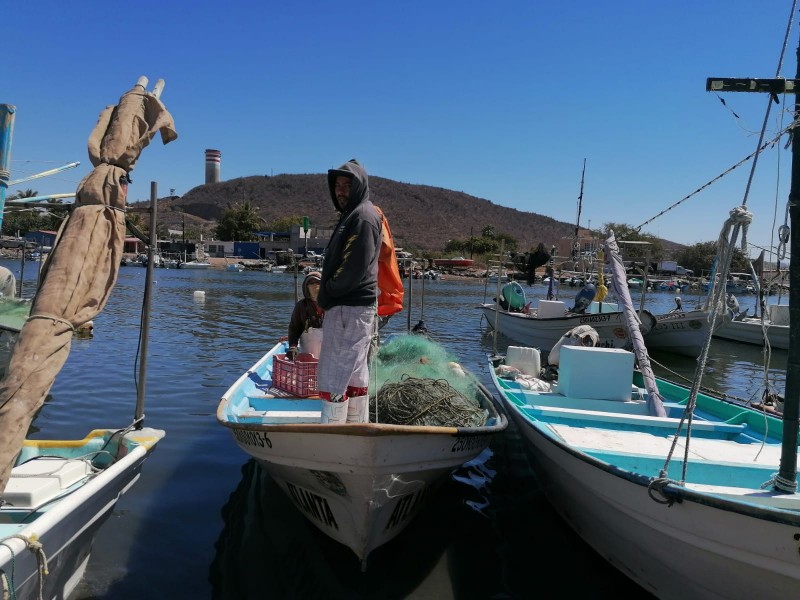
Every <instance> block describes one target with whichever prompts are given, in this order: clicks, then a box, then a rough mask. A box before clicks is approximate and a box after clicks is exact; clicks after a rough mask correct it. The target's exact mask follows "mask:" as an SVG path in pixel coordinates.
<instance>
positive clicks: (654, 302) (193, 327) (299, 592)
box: [0, 260, 787, 600]
mask: <svg viewBox="0 0 800 600" xmlns="http://www.w3.org/2000/svg"><path fill="white" fill-rule="evenodd" d="M0 264H2V265H3V266H6V267H8V268H10V269H11V270H12V272H14V273H15V274H16V275H17V276H18V277H19V276H20V264H19V263H18V262H15V261H9V260H6V261H0ZM35 265H36V263H27V264H26V266H25V272H24V275H23V278H24V283H25V285H26V286H32V285H33V283H34V282H35V277H36V269H35ZM145 273H146V270H145V269H143V268H141V267H133V266H130V267H123V268H121V270H120V275H119V280H118V283H117V285H116V287H115V288H114V291H113V293H112V295H111V299H110V300H109V303H108V305H107V307H106V308H105V310H104V311H103V312H102V313H101V314H100V315H99V316H98V317H97V318H96V319H95V322H94V336H93V337H92V338H88V339H77V338H76V339H75V340H74V341H73V344H72V349H71V353H70V356H69V358H68V360H67V362H66V364H65V366H64V368H63V369H62V370H61V372H60V374H59V375H58V377H57V379H56V382H55V384H54V385H53V387H52V389H51V392H50V395H49V397H48V399H47V401H46V404H45V406H44V407H43V409H42V410H41V412H40V413H39V415H38V416H37V417H36V419H35V421H34V423H33V428H34V433H32V436H33V437H36V438H38V439H48V438H65V437H75V438H82V437H83V436H84V435H85V434H86V433H88V432H89V431H90V430H91V429H94V428H105V427H112V428H117V427H123V426H125V425H127V424H128V423H129V422H130V420H131V419H132V416H133V412H134V406H135V402H136V397H137V382H136V378H137V374H138V369H139V363H138V362H137V349H138V337H139V328H140V320H141V319H140V317H141V313H142V300H143V291H144V290H143V288H144V282H145ZM301 277H302V276H301ZM154 281H155V285H154V295H153V308H152V313H151V318H150V327H151V331H150V341H149V348H148V357H147V379H146V381H145V382H142V383H140V384H139V385H144V389H145V414H146V418H145V425H147V426H149V427H155V428H158V429H164V430H165V431H166V437H165V438H164V439H163V440H162V441H161V442H160V443H159V445H158V447H157V449H156V451H155V453H154V454H153V456H152V457H151V458H150V459H148V461H147V462H146V463H145V464H144V467H143V470H142V475H141V478H140V479H139V480H138V481H137V482H136V483H135V484H134V486H133V487H132V488H131V489H130V490H129V491H128V492H127V493H126V494H125V495H124V496H123V497H122V499H121V501H120V502H119V504H118V505H117V508H116V510H115V511H114V514H113V515H112V517H111V518H110V520H109V521H108V522H106V524H105V525H104V526H103V528H102V529H101V530H100V533H99V534H98V536H97V538H96V540H95V545H94V550H93V553H92V558H91V561H90V563H89V567H88V570H87V572H86V575H85V577H84V579H83V582H82V583H81V584H80V585H79V587H78V590H77V593H76V598H80V599H87V600H88V599H90V598H91V599H114V600H126V599H131V600H134V599H135V600H139V599H140V598H152V597H166V598H176V599H183V598H187V599H189V598H190V599H193V600H197V599H203V598H218V599H242V600H244V599H251V598H252V599H255V598H259V599H283V598H304V599H305V598H375V599H377V598H381V599H394V598H397V599H400V598H413V599H426V598H436V599H447V598H487V599H488V598H495V599H500V598H533V597H535V596H537V595H539V594H541V591H542V589H543V587H542V586H543V585H545V582H547V587H548V589H552V586H554V585H556V586H559V587H560V589H562V591H563V592H564V595H566V596H568V597H581V598H620V597H626V598H649V597H650V596H649V595H648V594H647V593H646V592H644V590H642V589H641V588H638V587H637V586H636V585H635V584H633V583H632V582H631V581H630V580H629V579H628V578H627V577H625V576H624V575H622V574H621V573H619V572H618V571H616V569H614V568H613V567H611V566H609V565H608V564H607V563H606V562H605V561H604V560H603V559H602V558H600V557H599V556H598V555H597V554H595V553H594V551H593V550H591V548H589V547H588V546H587V545H586V544H585V543H584V542H583V541H582V540H581V539H580V538H579V537H578V536H577V535H576V534H575V533H574V532H573V531H572V530H571V529H569V527H568V526H567V525H566V524H565V523H564V522H563V521H562V520H561V519H560V518H559V517H558V516H557V514H556V512H555V511H554V510H553V508H552V507H551V506H550V505H549V504H548V503H547V502H546V500H545V498H544V495H543V492H542V490H541V488H540V486H539V484H538V482H537V480H536V473H535V472H534V471H533V470H532V468H531V466H530V457H529V455H528V453H527V451H526V449H525V447H524V446H523V444H522V440H521V437H520V436H519V434H518V432H517V431H516V429H515V428H514V426H513V424H512V425H510V426H509V429H508V430H507V431H506V432H505V433H504V434H503V435H501V436H500V437H498V438H496V439H495V440H494V442H493V443H492V445H491V447H490V449H489V450H488V451H486V452H485V453H484V454H482V455H481V456H480V457H478V459H476V460H474V461H473V462H472V463H470V464H468V465H465V466H464V467H462V468H460V469H459V470H457V471H456V473H455V474H454V475H453V477H452V478H450V479H448V480H447V481H446V482H444V484H443V486H442V487H441V489H440V490H439V491H438V493H436V494H435V495H434V496H433V498H432V499H431V502H430V504H429V505H428V506H426V507H425V509H424V510H423V511H422V512H421V513H420V514H419V515H418V516H417V518H416V519H415V520H414V521H413V522H412V524H411V525H410V526H409V528H408V529H407V530H406V531H404V532H403V533H402V534H401V535H400V536H399V537H398V538H397V539H395V540H394V541H392V542H390V543H389V544H387V545H386V546H384V547H382V548H379V549H378V550H376V551H375V552H374V553H373V554H372V555H371V556H370V559H369V568H368V569H367V571H366V572H362V571H361V569H360V565H359V563H358V561H357V560H356V558H355V556H354V555H353V554H352V552H350V551H349V550H348V549H347V548H345V547H344V546H341V545H339V544H337V543H336V542H334V541H332V540H330V539H329V538H327V537H326V536H325V535H323V534H322V533H320V532H319V531H317V529H316V528H315V527H314V526H313V525H311V524H310V523H309V522H307V521H306V519H305V518H304V517H303V516H302V515H301V514H300V512H299V511H298V510H297V509H296V508H295V507H294V506H293V505H292V504H291V503H290V501H289V500H288V499H287V498H286V497H285V496H284V494H283V493H282V492H281V491H280V490H279V489H278V487H277V486H276V484H275V483H274V482H273V481H272V480H271V479H270V478H269V476H268V475H266V474H265V473H264V472H263V471H262V470H261V468H260V467H258V465H256V464H255V463H254V462H253V461H252V460H250V459H249V457H248V456H247V455H246V454H245V453H244V452H242V451H241V450H240V449H239V448H238V447H237V446H236V444H235V443H234V441H233V439H232V437H231V434H230V432H229V431H228V430H227V429H225V428H223V427H222V426H220V425H218V424H217V422H216V420H215V416H214V414H215V410H216V406H217V403H218V401H219V399H220V397H221V396H222V394H223V393H224V392H225V391H226V390H227V388H228V387H229V386H230V385H231V384H232V383H233V382H234V381H235V380H236V379H237V378H238V377H239V376H240V375H241V374H242V373H243V372H244V371H245V370H247V369H248V368H249V367H250V366H251V365H252V364H253V363H255V362H256V361H257V360H258V359H259V358H260V357H261V356H262V355H263V354H264V353H265V352H267V350H269V348H271V347H272V346H273V345H274V343H275V342H276V341H277V340H278V338H279V337H280V336H282V335H285V332H286V326H287V324H288V320H289V316H290V314H291V310H292V307H293V305H294V302H295V300H296V297H297V296H296V293H297V292H296V291H295V290H298V289H299V285H300V281H299V280H296V279H295V277H294V276H293V275H291V274H281V273H275V274H272V273H264V272H256V271H244V272H234V271H226V270H222V269H219V270H218V269H208V270H188V271H187V270H175V269H158V270H156V271H155V273H154ZM410 283H411V285H412V288H411V290H410V292H411V293H410V310H409V311H408V312H403V313H400V314H398V315H396V316H394V317H393V318H392V319H391V320H390V322H389V324H388V325H387V326H386V328H385V329H384V330H383V331H384V332H385V333H388V332H402V331H406V330H407V329H408V327H409V326H412V327H413V326H414V325H416V324H417V323H418V322H419V321H420V320H424V322H425V324H426V326H427V329H428V332H429V334H430V336H431V337H432V338H434V339H435V340H437V341H438V342H440V343H441V344H443V345H444V346H445V347H447V348H448V349H449V350H451V351H452V353H453V354H454V355H455V356H456V357H458V359H459V360H460V362H461V363H462V364H463V365H464V366H465V367H467V368H469V369H471V370H472V371H473V372H474V373H476V374H477V375H478V376H479V377H480V378H481V380H482V381H483V382H484V383H485V384H487V387H489V388H490V389H491V387H490V386H491V384H490V378H489V374H488V371H487V367H486V364H485V363H486V356H487V354H488V353H490V352H491V351H492V350H493V348H494V347H495V345H496V346H497V349H498V350H499V351H501V352H502V351H504V350H505V348H506V346H508V345H509V344H513V342H511V341H510V340H508V339H504V338H503V337H502V336H498V337H497V338H496V340H495V338H494V337H493V335H492V332H491V328H490V327H489V326H488V324H487V323H486V321H485V320H484V319H483V318H482V316H481V311H480V310H479V309H478V308H477V306H478V304H479V303H480V302H482V301H484V299H487V300H491V298H492V297H493V296H494V293H493V292H494V291H495V290H494V289H487V287H486V285H485V284H484V283H483V281H482V280H458V281H456V280H446V279H445V280H426V281H423V280H411V282H410ZM423 284H424V285H423ZM407 285H408V282H407ZM491 287H492V286H489V288H491ZM524 287H525V293H526V296H527V298H528V299H529V300H533V299H535V298H537V297H538V298H541V297H544V295H545V293H546V288H545V287H544V286H542V285H536V286H532V287H529V286H524ZM578 289H579V288H567V287H562V289H561V299H563V300H565V301H567V302H569V300H571V299H572V298H573V297H574V295H575V293H577V291H578ZM196 292H203V293H202V294H200V293H196ZM632 293H633V298H634V302H638V294H637V293H636V292H632ZM408 297H409V293H408V288H407V298H408ZM674 298H675V293H670V292H652V293H648V294H647V296H646V302H645V307H646V308H648V309H650V310H651V311H653V312H666V311H668V310H671V309H672V308H674V306H675V300H674ZM682 299H683V306H684V308H690V307H691V306H693V304H694V303H696V302H697V301H698V300H699V298H698V297H697V296H691V295H689V294H682ZM754 301H755V300H754V298H753V297H752V296H744V297H740V298H739V302H740V304H741V307H742V308H747V307H751V311H750V312H751V313H752V306H753V305H754ZM408 304H409V303H407V305H408ZM786 358H787V355H786V352H783V351H773V353H772V356H771V357H770V364H769V367H767V368H765V367H764V357H763V355H762V353H761V350H760V348H758V347H756V346H746V345H740V344H735V343H732V342H722V341H717V340H715V341H714V342H713V343H712V346H711V351H710V354H709V359H708V362H707V364H706V366H705V367H706V369H705V370H706V375H705V379H704V385H705V386H706V387H709V388H712V389H716V390H719V391H722V392H725V393H728V394H730V395H732V396H734V397H735V398H739V399H742V400H743V401H747V400H754V401H758V400H759V399H760V394H761V391H763V389H764V387H765V382H766V383H768V384H769V385H770V386H773V387H774V388H775V389H777V390H778V391H779V392H781V393H782V392H783V385H784V379H783V369H785V367H786ZM653 359H654V362H655V365H656V368H657V373H658V374H660V375H668V376H670V377H672V378H673V379H677V378H680V377H692V376H693V375H694V371H695V368H696V365H697V362H696V361H695V360H692V359H689V358H685V357H679V356H673V355H659V354H654V355H653ZM45 551H47V548H45ZM561 586H566V587H561Z"/></svg>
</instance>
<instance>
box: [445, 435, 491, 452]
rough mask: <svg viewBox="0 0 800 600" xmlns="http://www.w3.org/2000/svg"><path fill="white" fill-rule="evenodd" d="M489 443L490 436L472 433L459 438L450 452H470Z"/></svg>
mask: <svg viewBox="0 0 800 600" xmlns="http://www.w3.org/2000/svg"><path fill="white" fill-rule="evenodd" d="M488 445H489V438H488V436H485V435H470V436H463V437H460V438H458V439H457V440H456V441H455V443H454V444H453V447H452V448H450V452H469V451H470V450H475V449H477V448H484V447H486V446H488Z"/></svg>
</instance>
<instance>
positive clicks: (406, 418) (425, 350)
mask: <svg viewBox="0 0 800 600" xmlns="http://www.w3.org/2000/svg"><path fill="white" fill-rule="evenodd" d="M369 392H370V410H369V412H370V420H371V421H373V422H375V408H376V402H377V409H378V420H379V421H380V422H381V423H391V424H394V425H429V426H450V427H479V426H481V425H483V424H484V422H485V420H486V413H485V412H484V410H483V409H482V408H481V406H480V401H479V398H480V395H481V394H480V391H479V388H478V382H477V380H476V379H475V377H474V376H473V375H472V374H471V373H469V372H468V371H466V370H465V369H463V368H462V367H461V365H459V364H458V362H457V359H456V357H455V356H454V355H452V354H450V353H449V352H448V351H447V350H446V349H445V348H444V347H443V346H441V345H440V344H437V343H436V342H434V341H433V340H431V339H429V338H427V337H425V336H420V335H398V336H393V337H391V338H389V339H387V340H386V341H385V342H384V343H383V344H382V345H381V346H380V349H379V350H378V352H377V355H376V356H375V357H373V359H372V360H371V361H370V389H369Z"/></svg>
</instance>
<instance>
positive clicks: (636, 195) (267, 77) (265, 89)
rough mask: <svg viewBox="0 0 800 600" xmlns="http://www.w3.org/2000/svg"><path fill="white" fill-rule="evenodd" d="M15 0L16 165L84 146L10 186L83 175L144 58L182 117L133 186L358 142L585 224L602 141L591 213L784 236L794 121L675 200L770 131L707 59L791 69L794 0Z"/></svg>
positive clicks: (297, 170)
mask: <svg viewBox="0 0 800 600" xmlns="http://www.w3.org/2000/svg"><path fill="white" fill-rule="evenodd" d="M4 4H6V5H7V6H3V8H2V14H3V22H4V25H5V27H4V33H3V38H4V45H3V46H4V61H3V63H4V69H3V70H4V75H3V78H2V83H1V84H0V103H7V104H12V105H14V106H16V109H17V112H16V118H15V127H14V133H13V143H12V150H11V180H12V181H13V180H15V179H19V178H22V177H25V176H28V175H31V174H34V173H39V172H42V171H45V170H47V169H51V168H55V167H58V166H61V165H65V164H67V163H69V162H73V161H80V163H81V164H80V166H79V167H77V168H75V169H71V170H69V171H64V172H62V173H60V174H57V175H54V176H50V177H48V178H45V179H38V180H34V181H30V182H26V183H22V184H19V185H16V186H15V185H12V186H10V188H9V191H8V193H9V194H11V193H14V192H15V191H18V190H26V189H34V190H36V191H38V192H39V193H41V194H55V193H67V192H74V191H75V189H76V188H77V185H78V183H79V182H80V180H81V178H82V177H83V176H85V175H86V174H87V173H88V172H89V171H90V170H91V164H90V163H89V160H88V155H87V149H86V142H87V138H88V136H89V133H90V132H91V130H92V128H93V127H94V125H95V123H96V121H97V117H98V115H99V114H100V112H101V110H102V109H104V108H105V107H106V106H108V105H113V104H116V103H117V102H118V101H119V98H120V96H121V95H122V94H123V93H125V92H126V91H127V90H129V89H130V88H131V87H133V85H134V84H135V83H136V80H137V79H138V78H139V77H140V76H142V75H144V76H146V77H147V78H148V79H149V81H150V84H149V86H148V89H152V87H153V85H154V84H155V82H156V81H157V80H158V79H163V80H164V81H165V86H164V91H163V94H162V96H161V98H162V100H163V102H164V104H165V106H166V107H167V109H168V110H169V111H170V113H171V114H172V116H173V118H174V120H175V125H176V130H177V132H178V139H177V140H176V141H174V142H172V143H171V144H168V145H166V146H164V145H162V144H161V141H160V138H159V137H158V136H157V137H156V138H155V139H154V140H153V142H152V143H151V144H150V146H149V147H147V148H146V149H145V150H144V152H143V153H142V156H141V158H140V160H139V161H138V163H137V164H136V167H135V169H134V170H133V172H132V173H131V178H132V179H133V185H131V186H130V188H129V192H128V200H129V201H137V200H144V199H147V198H149V196H150V182H152V181H154V182H156V184H157V186H158V195H159V196H166V195H169V194H170V193H171V190H174V193H175V194H176V195H183V194H185V193H186V192H188V191H189V190H191V189H192V188H194V187H196V186H198V185H202V184H203V183H205V154H204V153H205V150H206V149H207V148H213V149H218V150H220V151H221V152H222V161H221V166H220V174H221V179H222V180H228V179H234V178H237V177H246V176H251V175H277V174H282V173H289V174H304V173H324V172H325V171H327V169H330V168H334V167H337V166H339V165H340V164H342V163H344V162H345V161H347V160H349V159H350V158H357V159H358V160H359V161H360V162H361V163H362V164H363V165H364V166H365V168H366V169H367V171H368V173H369V174H370V175H372V176H379V177H385V178H389V179H393V180H396V181H401V182H406V183H413V184H423V185H429V186H434V187H440V188H446V189H451V190H456V191H461V192H465V193H467V194H471V195H473V196H476V197H478V198H484V199H487V200H490V201H492V202H494V203H495V204H498V205H501V206H506V207H511V208H516V209H518V210H521V211H526V212H534V213H538V214H541V215H545V216H549V217H552V218H554V219H557V220H559V221H565V222H567V223H571V224H572V223H575V222H576V220H577V212H578V210H577V209H578V197H579V195H580V190H581V173H582V170H583V166H584V161H585V164H586V170H585V177H584V183H583V199H582V204H581V217H580V225H581V226H582V227H591V228H593V229H597V228H600V227H602V226H603V225H604V224H606V223H624V224H627V225H630V226H634V227H637V226H639V225H641V224H644V223H646V222H647V224H646V225H644V226H643V227H642V232H644V233H649V234H653V235H656V236H658V237H662V238H665V239H668V240H671V241H675V242H678V243H682V244H695V243H698V242H706V241H713V240H716V239H717V238H718V236H719V235H720V231H721V230H722V228H723V225H724V223H725V220H726V219H727V218H728V215H729V212H730V211H731V210H732V209H734V208H735V207H737V206H739V205H742V204H744V205H745V206H746V208H747V209H748V210H749V211H750V212H751V213H752V215H753V222H752V224H751V225H750V228H749V232H748V236H747V239H748V241H749V242H750V243H752V244H755V245H756V246H760V247H765V248H773V247H775V246H777V244H778V242H777V237H776V234H775V231H776V230H777V227H778V226H780V225H782V224H783V223H784V220H785V218H788V217H787V216H786V201H787V195H788V189H789V175H790V167H791V165H790V153H789V151H788V150H787V149H785V148H784V142H785V141H786V138H785V137H784V138H783V140H782V143H781V144H780V145H779V147H778V148H774V149H771V150H769V151H767V152H765V153H763V154H762V155H761V156H760V158H759V160H758V164H757V169H756V171H755V173H754V174H753V175H752V181H751V184H750V186H749V191H748V192H747V193H746V189H747V188H748V180H749V179H750V178H751V165H752V162H753V161H748V162H746V163H744V164H743V165H742V166H740V167H738V168H737V169H735V170H733V171H732V172H731V174H729V175H726V176H724V177H723V178H722V179H720V180H719V181H718V182H716V183H714V184H712V185H710V186H709V187H708V188H707V189H704V190H703V191H702V192H700V193H698V194H696V195H693V196H692V197H691V198H690V199H688V200H685V201H684V202H682V203H680V204H679V205H678V206H677V207H676V208H673V209H671V210H669V211H668V212H667V213H666V214H664V215H663V216H658V217H657V215H659V214H660V213H661V212H662V211H664V210H666V209H668V208H669V207H670V206H672V205H673V204H675V203H677V202H679V201H680V200H682V199H683V198H685V197H686V196H688V195H690V194H692V192H694V191H695V190H697V189H698V188H700V187H702V186H704V185H705V184H706V183H708V182H709V181H711V180H713V179H715V178H717V177H718V176H719V175H721V174H722V173H724V172H725V171H727V170H728V169H730V168H731V167H732V166H733V165H735V164H737V163H738V162H740V161H741V160H742V159H744V158H745V157H746V156H748V155H749V154H751V153H752V152H754V150H755V149H756V147H757V145H758V139H759V135H760V132H761V128H762V126H763V123H764V121H765V116H766V114H767V113H766V111H767V105H768V103H769V102H768V98H767V97H766V96H764V95H763V94H744V93H739V94H734V93H728V94H716V93H712V92H706V91H705V84H706V78H707V77H763V78H771V77H775V76H776V74H780V75H781V76H785V77H788V78H793V77H794V75H795V73H796V49H797V47H798V26H797V24H796V21H797V20H798V18H797V17H798V14H797V8H796V7H795V8H794V9H793V0H760V1H758V2H756V1H753V0H747V1H745V0H697V1H689V0H684V1H675V2H650V1H647V0H605V1H602V2H598V1H597V0H559V1H553V0H550V1H548V2H543V1H541V0H513V1H504V0H497V1H496V2H491V3H490V2H486V1H484V2H476V1H473V0H459V1H451V0H442V1H437V0H424V1H420V0H404V1H403V2H376V1H375V0H371V1H364V0H352V1H351V2H347V3H341V2H330V1H324V0H316V1H303V0H298V1H296V2H280V3H277V2H274V1H272V0H266V1H261V2H259V1H255V0H254V1H242V0H227V1H226V2H210V1H207V0H194V1H193V2H177V1H171V0H160V1H154V0H142V1H137V0H131V2H128V3H126V4H125V5H124V6H125V8H124V9H123V8H122V6H123V5H116V4H112V5H109V4H108V3H105V2H102V3H101V2H98V1H94V0H82V1H79V2H71V3H65V2H62V1H57V2H56V1H52V0H39V1H35V2H27V3H21V2H14V3H11V2H8V0H6V2H5V3H4ZM792 17H793V18H792ZM790 20H791V22H792V28H791V30H790V36H789V38H788V42H786V48H785V52H784V40H785V36H786V31H787V27H788V26H789V23H790ZM782 54H783V60H782V62H781V56H782ZM721 98H724V100H725V102H726V104H723V103H722V102H721ZM780 101H781V102H780V104H773V106H772V110H771V113H770V116H769V119H767V128H766V133H765V139H772V138H773V137H775V135H776V134H777V132H778V131H780V130H782V129H783V128H785V127H786V124H787V123H788V122H789V120H790V118H789V114H790V113H789V111H790V110H791V108H792V106H793V102H794V98H793V97H790V96H787V97H786V98H785V99H784V98H781V99H780ZM373 200H374V201H375V203H376V204H378V205H380V198H377V197H375V198H373ZM656 217H657V218H656ZM654 218H655V219H654ZM651 219H654V220H652V221H651ZM648 221H650V222H648ZM434 225H435V224H434ZM477 225H478V226H483V225H485V224H483V223H478V224H477ZM465 235H467V234H466V233H465ZM758 252H759V250H757V249H753V248H751V249H750V250H749V251H748V254H750V255H751V256H756V255H757V254H758Z"/></svg>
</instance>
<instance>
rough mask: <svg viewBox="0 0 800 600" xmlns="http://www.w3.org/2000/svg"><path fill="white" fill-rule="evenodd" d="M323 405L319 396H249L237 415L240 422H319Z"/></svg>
mask: <svg viewBox="0 0 800 600" xmlns="http://www.w3.org/2000/svg"><path fill="white" fill-rule="evenodd" d="M321 413H322V405H321V404H320V400H319V398H274V397H264V396H259V397H254V396H248V402H247V404H246V405H245V406H244V409H243V410H241V411H240V412H239V413H238V414H237V417H238V418H239V420H240V422H247V421H253V422H257V423H272V424H280V423H319V422H320V419H321Z"/></svg>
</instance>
